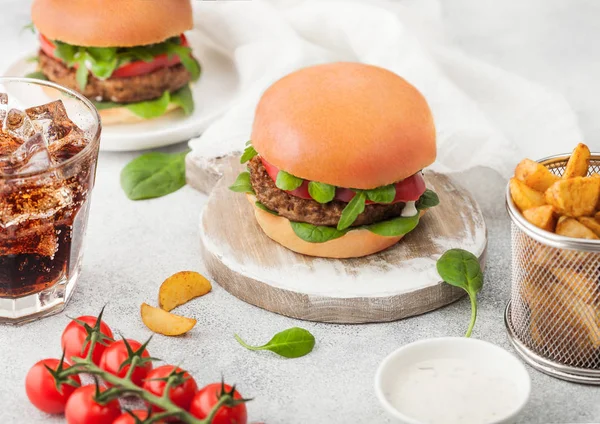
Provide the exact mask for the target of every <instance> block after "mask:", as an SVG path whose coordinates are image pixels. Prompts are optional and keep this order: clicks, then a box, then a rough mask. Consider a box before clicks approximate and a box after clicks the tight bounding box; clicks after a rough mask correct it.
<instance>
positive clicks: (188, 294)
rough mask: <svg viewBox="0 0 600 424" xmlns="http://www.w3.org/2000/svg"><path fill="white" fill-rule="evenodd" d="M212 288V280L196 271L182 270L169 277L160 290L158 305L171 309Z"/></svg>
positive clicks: (167, 309)
mask: <svg viewBox="0 0 600 424" xmlns="http://www.w3.org/2000/svg"><path fill="white" fill-rule="evenodd" d="M211 290H212V286H211V285H210V281H208V280H207V279H206V278H205V277H204V276H203V275H202V274H199V273H197V272H194V271H181V272H178V273H176V274H173V275H171V276H170V277H169V278H167V279H166V280H165V281H164V282H163V283H162V284H161V285H160V289H159V290H158V306H160V307H161V308H162V309H164V310H165V311H167V312H168V311H171V310H173V309H174V308H176V307H177V306H179V305H183V304H184V303H187V302H189V301H190V300H192V299H194V298H196V297H199V296H204V295H205V294H206V293H208V292H210V291H211Z"/></svg>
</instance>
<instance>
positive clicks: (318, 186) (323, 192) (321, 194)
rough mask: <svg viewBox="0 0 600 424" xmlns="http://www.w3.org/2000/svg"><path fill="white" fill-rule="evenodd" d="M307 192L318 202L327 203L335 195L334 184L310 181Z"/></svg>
mask: <svg viewBox="0 0 600 424" xmlns="http://www.w3.org/2000/svg"><path fill="white" fill-rule="evenodd" d="M308 193H309V194H310V197H312V198H313V199H315V200H316V201H317V202H319V203H329V202H331V201H332V200H333V198H334V197H335V186H332V185H329V184H325V183H318V182H316V181H311V182H309V183H308Z"/></svg>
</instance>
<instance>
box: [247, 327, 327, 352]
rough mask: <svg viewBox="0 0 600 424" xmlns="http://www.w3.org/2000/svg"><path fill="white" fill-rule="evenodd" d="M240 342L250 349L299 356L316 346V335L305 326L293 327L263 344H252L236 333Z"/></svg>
mask: <svg viewBox="0 0 600 424" xmlns="http://www.w3.org/2000/svg"><path fill="white" fill-rule="evenodd" d="M235 339H236V340H237V341H238V343H239V344H241V345H242V346H244V347H245V348H246V349H249V350H270V351H271V352H274V353H276V354H278V355H280V356H284V357H286V358H299V357H301V356H304V355H308V354H309V353H310V352H312V350H313V348H314V347H315V337H314V336H313V335H312V334H311V333H310V331H308V330H305V329H304V328H299V327H292V328H289V329H287V330H284V331H282V332H280V333H277V334H275V335H274V336H273V338H272V339H271V340H269V342H268V343H267V344H265V345H262V346H250V345H248V344H246V342H244V341H243V340H242V339H241V338H240V336H238V335H237V334H235Z"/></svg>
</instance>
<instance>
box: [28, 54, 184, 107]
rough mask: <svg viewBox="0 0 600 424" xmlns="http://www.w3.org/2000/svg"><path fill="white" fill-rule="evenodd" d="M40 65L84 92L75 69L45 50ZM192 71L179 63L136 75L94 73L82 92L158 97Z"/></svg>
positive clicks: (118, 98)
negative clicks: (76, 77) (121, 76)
mask: <svg viewBox="0 0 600 424" xmlns="http://www.w3.org/2000/svg"><path fill="white" fill-rule="evenodd" d="M39 67H40V70H41V71H42V72H43V73H44V75H46V77H47V78H48V79H49V80H50V81H53V82H55V83H57V84H60V85H64V86H65V87H68V88H71V89H73V90H75V91H79V92H81V90H80V89H79V86H78V84H77V80H76V79H75V73H76V70H75V69H74V68H69V67H67V65H65V64H64V63H63V62H62V61H60V60H57V59H54V58H52V57H50V56H48V55H47V54H45V53H44V52H42V51H40V53H39ZM190 78H191V77H190V74H189V72H188V71H187V70H186V69H185V67H184V66H183V65H182V64H181V63H179V64H177V65H173V66H170V67H168V68H160V69H157V70H156V71H154V72H151V73H149V74H145V75H139V76H136V77H127V78H108V79H106V80H100V79H98V78H96V77H95V76H94V75H92V74H91V73H90V74H89V76H88V84H87V85H86V87H85V90H84V91H83V94H84V95H85V96H86V97H88V98H90V99H92V100H96V101H105V102H116V103H132V102H142V101H144V100H152V99H156V98H158V97H160V96H162V94H163V93H164V92H165V91H167V90H169V91H176V90H178V89H180V88H181V87H183V86H184V85H186V84H187V83H188V82H189V81H190Z"/></svg>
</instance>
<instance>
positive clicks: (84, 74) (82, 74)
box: [75, 54, 89, 91]
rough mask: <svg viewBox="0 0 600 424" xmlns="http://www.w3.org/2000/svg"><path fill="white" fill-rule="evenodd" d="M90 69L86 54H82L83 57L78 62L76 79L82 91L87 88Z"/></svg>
mask: <svg viewBox="0 0 600 424" xmlns="http://www.w3.org/2000/svg"><path fill="white" fill-rule="evenodd" d="M88 74H89V70H88V68H87V67H86V63H85V54H83V55H81V59H80V60H79V62H78V66H77V73H76V74H75V80H76V81H77V85H78V86H79V89H80V90H81V91H83V90H85V86H86V85H87V82H88Z"/></svg>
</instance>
